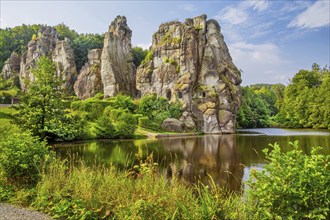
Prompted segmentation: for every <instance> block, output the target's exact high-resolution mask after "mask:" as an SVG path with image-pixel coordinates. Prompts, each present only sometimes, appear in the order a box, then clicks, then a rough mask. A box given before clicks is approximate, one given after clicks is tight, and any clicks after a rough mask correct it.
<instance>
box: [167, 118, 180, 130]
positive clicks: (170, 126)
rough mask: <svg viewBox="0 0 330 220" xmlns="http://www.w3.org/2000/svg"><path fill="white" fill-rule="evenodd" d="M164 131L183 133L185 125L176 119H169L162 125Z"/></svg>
mask: <svg viewBox="0 0 330 220" xmlns="http://www.w3.org/2000/svg"><path fill="white" fill-rule="evenodd" d="M162 128H163V129H164V131H174V132H183V131H184V124H183V123H182V122H181V121H179V120H178V119H176V118H167V119H165V120H164V121H163V123H162Z"/></svg>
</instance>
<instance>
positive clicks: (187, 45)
mask: <svg viewBox="0 0 330 220" xmlns="http://www.w3.org/2000/svg"><path fill="white" fill-rule="evenodd" d="M240 83H241V77H240V71H239V70H238V69H237V67H236V66H235V65H234V64H233V62H232V59H231V56H230V54H229V51H228V48H227V46H226V44H225V42H224V39H223V35H222V34H221V32H220V26H219V24H218V23H217V22H216V21H215V20H207V19H206V15H202V16H199V17H196V18H193V19H186V21H185V22H184V23H180V22H178V21H173V22H169V23H165V24H162V25H160V27H159V30H158V31H157V32H156V33H155V34H154V35H153V39H152V46H151V48H150V52H149V55H148V56H147V58H146V60H145V62H144V63H143V64H142V65H140V67H139V68H138V70H137V76H136V85H137V89H138V90H140V92H141V95H142V96H143V95H146V94H148V93H156V94H158V95H161V96H164V97H167V98H168V99H169V100H170V101H172V102H174V101H180V102H181V103H182V104H183V108H184V110H185V111H188V112H190V113H191V114H192V117H193V119H194V121H195V123H196V125H197V127H198V129H199V130H202V131H204V132H207V133H217V132H219V133H220V132H221V133H231V132H233V131H234V128H235V121H236V113H237V110H238V107H239V105H240V102H241V90H240V87H239V84H240Z"/></svg>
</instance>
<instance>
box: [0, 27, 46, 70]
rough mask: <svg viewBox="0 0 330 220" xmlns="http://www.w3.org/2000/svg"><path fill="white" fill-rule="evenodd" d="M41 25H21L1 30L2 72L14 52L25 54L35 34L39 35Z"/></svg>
mask: <svg viewBox="0 0 330 220" xmlns="http://www.w3.org/2000/svg"><path fill="white" fill-rule="evenodd" d="M39 28H40V25H37V24H34V25H25V24H23V25H21V26H17V27H14V28H5V29H0V51H1V53H0V70H2V67H3V65H4V64H5V62H6V60H7V59H8V58H9V57H10V54H11V53H12V52H16V53H18V54H23V53H24V52H25V51H26V50H27V45H28V43H29V41H30V40H31V38H32V36H33V34H37V33H38V30H39Z"/></svg>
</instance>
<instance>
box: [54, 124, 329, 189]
mask: <svg viewBox="0 0 330 220" xmlns="http://www.w3.org/2000/svg"><path fill="white" fill-rule="evenodd" d="M295 140H298V141H299V146H300V148H301V149H302V150H303V151H304V152H305V153H306V154H309V152H310V149H311V147H316V146H322V147H323V150H322V153H323V154H327V155H329V154H330V132H329V131H327V130H315V129H314V130H309V129H274V128H268V129H242V130H238V131H237V134H232V135H204V136H194V137H175V138H173V137H172V138H162V139H158V140H116V141H89V142H74V143H63V144H57V145H56V148H55V150H56V151H57V152H58V153H59V154H60V155H61V157H63V158H67V157H70V158H73V157H74V158H81V159H83V160H84V161H85V162H86V163H87V164H89V165H92V164H97V163H102V164H106V165H110V164H113V165H115V166H117V167H119V168H130V167H132V166H133V165H134V164H136V163H138V159H137V154H138V153H139V152H140V153H141V152H142V153H143V155H144V157H146V156H147V155H150V154H151V153H152V154H153V158H154V161H155V162H157V163H158V164H159V167H160V170H161V172H162V173H163V174H164V175H170V173H171V174H172V175H179V176H180V177H181V178H182V179H183V181H186V182H190V183H194V182H195V181H196V180H197V179H200V180H201V181H202V182H204V183H205V184H207V179H208V175H210V176H212V178H213V180H214V181H215V183H217V184H218V185H220V186H221V187H227V188H229V189H231V190H235V191H236V190H237V191H240V190H241V189H242V188H243V187H242V186H243V184H244V181H245V180H247V179H248V178H249V172H250V169H252V168H253V169H262V167H263V166H264V165H265V164H266V161H265V160H264V156H263V153H262V149H264V148H267V147H269V146H268V145H269V143H275V142H277V143H279V144H280V146H281V148H282V149H283V151H288V150H291V149H292V147H290V145H289V144H288V142H290V141H291V142H293V141H295ZM170 168H171V169H170ZM169 169H170V170H171V172H169Z"/></svg>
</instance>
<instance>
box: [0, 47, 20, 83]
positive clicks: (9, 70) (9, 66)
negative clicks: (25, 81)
mask: <svg viewBox="0 0 330 220" xmlns="http://www.w3.org/2000/svg"><path fill="white" fill-rule="evenodd" d="M20 61H21V57H20V56H19V55H18V54H17V53H16V52H13V53H12V54H11V55H10V57H9V58H8V60H7V61H6V63H5V65H4V66H3V68H2V71H1V73H0V77H2V78H3V79H4V80H9V79H10V80H12V82H13V84H14V85H15V86H17V87H19V69H20Z"/></svg>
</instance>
